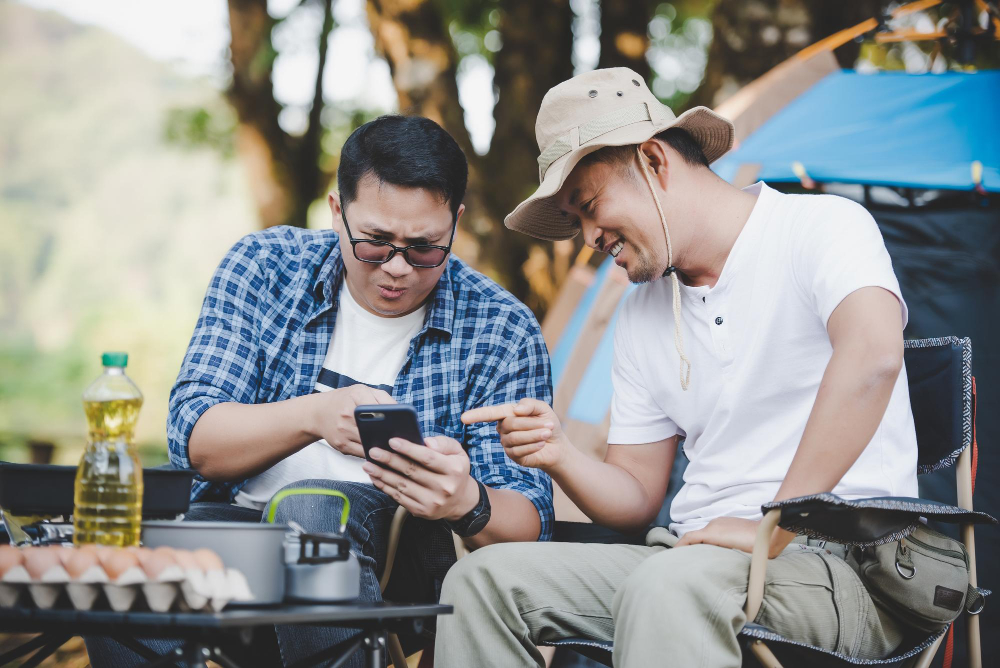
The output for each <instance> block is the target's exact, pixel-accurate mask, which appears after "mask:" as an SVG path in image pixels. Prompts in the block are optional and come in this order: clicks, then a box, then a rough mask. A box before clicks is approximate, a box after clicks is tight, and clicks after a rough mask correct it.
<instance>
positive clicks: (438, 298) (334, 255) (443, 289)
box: [308, 243, 455, 338]
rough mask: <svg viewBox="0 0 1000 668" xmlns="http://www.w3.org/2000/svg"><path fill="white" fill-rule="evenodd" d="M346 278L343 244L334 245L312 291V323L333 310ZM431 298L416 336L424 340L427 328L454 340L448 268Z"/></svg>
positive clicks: (448, 260) (453, 310) (452, 298)
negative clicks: (338, 290)
mask: <svg viewBox="0 0 1000 668" xmlns="http://www.w3.org/2000/svg"><path fill="white" fill-rule="evenodd" d="M451 257H452V256H451V254H449V255H448V259H446V260H445V262H446V263H448V262H450V261H451ZM343 276H344V259H343V256H342V255H341V244H339V243H338V244H333V245H332V247H331V249H330V254H329V256H328V257H327V258H326V261H325V262H321V263H319V270H318V271H317V272H316V279H315V282H314V286H315V287H314V288H313V299H315V300H316V302H315V304H314V305H313V308H312V311H310V313H309V318H308V320H309V321H312V320H315V319H316V318H318V317H319V316H320V315H322V314H323V313H326V312H327V311H328V310H330V309H331V308H333V307H334V299H335V297H336V295H337V289H338V288H339V286H340V281H341V279H342V278H343ZM431 297H432V300H431V302H430V308H428V309H427V317H426V318H424V326H423V328H422V329H421V330H420V332H419V333H418V335H417V336H420V337H422V336H423V335H424V334H426V333H427V330H428V329H435V330H437V331H439V332H442V333H443V334H445V335H446V336H447V337H448V338H451V335H452V330H453V327H454V324H455V295H454V292H453V291H452V289H451V272H449V271H448V270H447V268H446V269H445V271H444V273H442V274H441V278H440V279H439V280H438V283H437V285H436V286H434V291H433V292H431Z"/></svg>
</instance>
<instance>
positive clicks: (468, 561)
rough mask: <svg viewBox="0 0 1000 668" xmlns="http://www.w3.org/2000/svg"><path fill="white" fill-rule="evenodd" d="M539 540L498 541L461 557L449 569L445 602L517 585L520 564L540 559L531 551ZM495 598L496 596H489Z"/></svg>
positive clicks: (506, 590) (507, 590)
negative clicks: (529, 541)
mask: <svg viewBox="0 0 1000 668" xmlns="http://www.w3.org/2000/svg"><path fill="white" fill-rule="evenodd" d="M532 547H537V544H535V543H497V544H494V545H488V546H486V547H482V548H479V549H478V550H476V551H475V552H473V553H471V554H469V555H467V556H465V557H463V558H462V559H459V560H458V561H457V562H455V565H454V566H452V567H451V569H450V570H449V571H448V575H447V576H446V577H445V579H444V586H443V588H442V590H441V601H442V602H452V601H456V600H460V599H463V598H466V597H467V596H469V595H475V596H476V597H478V598H484V596H483V594H497V593H499V594H504V593H507V592H509V591H511V590H512V589H513V588H515V586H516V584H517V581H518V577H517V569H518V565H527V564H530V563H532V561H533V560H535V559H537V555H533V554H531V552H532V550H531V548H532ZM488 598H493V596H488Z"/></svg>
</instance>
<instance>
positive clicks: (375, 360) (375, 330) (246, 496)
mask: <svg viewBox="0 0 1000 668" xmlns="http://www.w3.org/2000/svg"><path fill="white" fill-rule="evenodd" d="M344 285H345V287H342V288H341V290H340V307H339V309H338V311H337V322H336V324H335V325H334V330H333V337H332V338H331V340H330V346H329V348H328V349H327V352H326V359H324V361H323V368H322V370H321V371H320V374H319V378H318V379H317V380H316V387H315V390H314V391H315V392H329V391H330V390H333V389H337V388H341V387H348V386H350V385H356V384H358V383H362V384H364V385H368V386H369V387H375V388H378V389H381V390H385V391H386V392H388V393H390V394H391V393H392V387H393V385H394V384H395V382H396V376H398V375H399V371H400V369H401V368H402V367H403V364H404V363H405V362H406V356H407V353H408V352H409V347H410V341H411V340H412V339H413V337H414V336H416V335H417V333H418V332H419V331H420V328H421V327H422V326H423V323H424V315H425V314H426V312H427V306H426V305H424V306H421V307H420V308H419V309H417V310H416V311H414V312H413V313H408V314H407V315H404V316H400V317H398V318H387V317H383V316H378V315H375V314H374V313H370V312H368V311H366V310H365V309H364V308H362V307H361V306H360V305H359V304H358V303H357V302H356V301H355V300H354V297H353V296H352V295H351V291H350V289H349V288H346V284H344ZM363 462H364V460H363V459H362V458H360V457H352V456H350V455H344V454H341V453H340V452H338V451H336V450H334V449H333V448H332V447H331V446H330V445H329V444H328V443H327V442H326V441H325V440H320V441H316V442H315V443H311V444H310V445H307V446H306V447H304V448H302V449H301V450H299V451H298V452H296V453H294V454H292V455H289V456H288V457H286V458H285V459H283V460H281V461H280V462H278V463H277V464H275V465H274V466H272V467H271V468H269V469H268V470H266V471H264V472H263V473H261V474H259V475H256V476H254V477H253V478H250V479H249V480H248V481H247V483H246V485H244V486H243V488H242V489H241V490H240V491H239V492H238V493H237V494H236V498H235V499H234V503H236V505H239V506H244V507H246V508H254V509H257V510H263V509H264V507H265V506H266V505H267V502H268V501H270V499H271V497H272V496H274V494H275V493H276V492H277V491H278V490H280V489H281V488H282V487H285V486H286V485H289V484H291V483H293V482H298V481H300V480H310V479H325V480H346V481H353V482H362V483H368V484H371V478H369V477H368V474H367V473H365V472H364V470H363V469H362V468H361V465H362V463H363Z"/></svg>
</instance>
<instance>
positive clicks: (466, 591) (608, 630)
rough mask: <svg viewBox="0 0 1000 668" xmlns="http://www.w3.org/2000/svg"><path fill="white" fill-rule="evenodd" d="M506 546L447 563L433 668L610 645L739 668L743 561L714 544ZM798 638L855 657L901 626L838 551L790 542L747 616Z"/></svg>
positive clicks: (509, 662) (653, 660) (638, 662)
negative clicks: (451, 609)
mask: <svg viewBox="0 0 1000 668" xmlns="http://www.w3.org/2000/svg"><path fill="white" fill-rule="evenodd" d="M676 541H677V538H676V537H675V536H673V535H672V534H670V533H669V532H668V531H667V530H666V529H653V530H652V531H651V532H650V533H649V535H648V536H647V537H646V543H647V544H646V545H645V546H642V545H591V544H580V543H506V544H499V545H491V546H489V547H485V548H482V549H480V550H477V551H476V552H473V553H472V554H471V555H469V556H467V557H465V558H463V559H461V560H459V562H458V563H457V564H456V565H455V566H454V567H452V569H451V571H450V572H449V573H448V576H447V578H446V579H445V582H444V589H443V591H442V594H441V602H442V603H447V604H451V605H453V606H455V614H453V615H444V616H442V617H440V618H439V619H438V636H437V644H436V647H435V665H437V666H440V667H443V668H467V667H468V666H503V667H505V668H506V667H508V666H536V665H537V666H542V665H543V660H542V657H541V655H540V654H539V652H538V650H537V649H536V645H544V644H545V643H547V642H549V641H553V640H559V639H562V638H573V637H576V638H591V639H597V640H603V641H614V647H615V649H614V665H615V666H618V667H624V668H639V667H640V666H641V667H642V668H648V667H649V666H683V667H684V668H694V667H695V666H700V667H704V668H709V667H711V668H723V667H725V668H729V667H732V668H738V667H739V666H740V663H741V651H740V645H739V643H738V642H737V634H738V633H739V630H740V629H741V628H742V627H743V624H744V623H745V622H746V617H745V616H744V614H743V606H744V604H745V602H746V590H747V576H748V574H749V571H750V555H749V554H746V553H745V552H740V551H738V550H732V549H727V548H721V547H715V546H713V545H690V546H685V547H681V548H672V546H673V545H674V543H675V542H676ZM755 621H756V622H757V623H759V624H762V625H764V626H766V627H768V628H769V629H771V630H773V631H775V632H777V633H780V634H782V635H783V636H785V637H787V638H791V639H794V640H797V641H800V642H805V643H808V644H811V645H815V646H818V647H821V648H824V649H829V650H834V651H837V652H841V653H843V654H848V655H851V656H855V657H864V658H880V657H883V656H886V655H888V654H889V653H890V652H891V651H892V650H893V649H895V648H896V646H897V645H898V644H899V643H900V642H901V640H902V633H901V631H902V629H901V626H899V624H898V623H897V622H895V621H894V620H893V619H892V618H889V617H887V616H886V615H884V614H883V613H882V612H881V611H880V610H879V609H877V608H876V606H875V604H874V603H873V602H872V600H871V598H870V597H869V596H868V593H867V591H865V588H864V587H863V586H862V584H861V581H860V580H859V579H858V577H857V575H856V574H855V573H854V571H853V570H852V569H851V568H850V566H848V565H847V563H846V562H845V561H844V559H843V548H842V547H840V546H831V549H825V548H824V547H820V546H815V545H808V544H804V542H797V543H793V544H792V545H790V546H789V547H788V548H786V549H785V551H784V552H783V553H782V554H781V555H780V556H778V557H777V558H775V559H772V560H771V561H770V562H769V563H768V570H767V579H766V584H765V590H764V603H763V605H762V606H761V610H760V613H759V614H758V616H757V619H756V620H755Z"/></svg>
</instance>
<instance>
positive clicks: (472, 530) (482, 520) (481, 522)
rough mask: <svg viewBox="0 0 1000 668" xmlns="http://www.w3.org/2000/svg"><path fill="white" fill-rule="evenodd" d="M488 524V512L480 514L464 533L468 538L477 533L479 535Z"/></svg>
mask: <svg viewBox="0 0 1000 668" xmlns="http://www.w3.org/2000/svg"><path fill="white" fill-rule="evenodd" d="M489 522H490V513H489V511H487V512H485V513H483V514H481V515H477V516H476V517H475V519H473V520H472V521H471V522H469V526H468V528H467V529H466V531H465V535H466V536H467V537H468V536H475V535H476V534H477V533H479V532H480V531H482V530H483V529H485V528H486V525H487V524H489Z"/></svg>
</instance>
